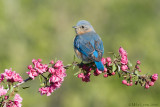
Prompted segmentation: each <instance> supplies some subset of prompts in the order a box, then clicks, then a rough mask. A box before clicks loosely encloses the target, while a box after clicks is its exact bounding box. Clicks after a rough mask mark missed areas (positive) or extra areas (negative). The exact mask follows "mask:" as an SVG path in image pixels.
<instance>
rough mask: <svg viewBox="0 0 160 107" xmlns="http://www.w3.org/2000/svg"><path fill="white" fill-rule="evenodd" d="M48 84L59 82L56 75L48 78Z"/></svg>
mask: <svg viewBox="0 0 160 107" xmlns="http://www.w3.org/2000/svg"><path fill="white" fill-rule="evenodd" d="M49 82H50V83H51V82H53V83H54V82H60V78H59V77H57V76H56V75H52V76H51V77H50V78H49Z"/></svg>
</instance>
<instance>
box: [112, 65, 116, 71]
mask: <svg viewBox="0 0 160 107" xmlns="http://www.w3.org/2000/svg"><path fill="white" fill-rule="evenodd" d="M116 69H117V66H116V65H115V64H113V65H112V72H114V71H115V70H116Z"/></svg>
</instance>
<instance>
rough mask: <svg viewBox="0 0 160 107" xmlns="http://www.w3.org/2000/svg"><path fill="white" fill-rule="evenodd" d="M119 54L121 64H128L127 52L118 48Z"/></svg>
mask: <svg viewBox="0 0 160 107" xmlns="http://www.w3.org/2000/svg"><path fill="white" fill-rule="evenodd" d="M119 54H120V56H121V63H122V64H128V58H127V52H126V51H125V50H124V49H123V48H122V47H120V48H119Z"/></svg>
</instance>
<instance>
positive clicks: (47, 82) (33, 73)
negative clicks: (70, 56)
mask: <svg viewBox="0 0 160 107" xmlns="http://www.w3.org/2000/svg"><path fill="white" fill-rule="evenodd" d="M41 62H42V60H41V59H38V60H35V59H33V60H32V63H33V65H34V66H32V65H29V66H28V69H29V71H28V72H27V74H28V75H29V77H30V78H32V79H33V80H34V78H35V77H37V76H39V78H40V81H42V78H43V79H44V82H43V83H41V88H39V92H40V93H41V95H44V94H46V95H47V96H50V95H51V93H53V92H54V90H56V89H57V88H60V86H61V84H62V82H63V81H64V77H66V69H65V68H64V67H63V62H62V61H60V60H58V61H57V62H56V63H54V61H53V60H52V61H51V62H50V63H49V65H47V64H42V63H41ZM46 73H47V76H44V75H43V74H46Z"/></svg>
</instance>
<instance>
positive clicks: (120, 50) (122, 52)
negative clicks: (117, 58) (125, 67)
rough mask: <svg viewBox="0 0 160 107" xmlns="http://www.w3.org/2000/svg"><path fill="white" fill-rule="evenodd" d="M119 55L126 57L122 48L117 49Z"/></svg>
mask: <svg viewBox="0 0 160 107" xmlns="http://www.w3.org/2000/svg"><path fill="white" fill-rule="evenodd" d="M119 53H120V55H121V56H123V55H124V56H127V52H126V51H125V50H124V49H123V48H122V47H120V48H119Z"/></svg>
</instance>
